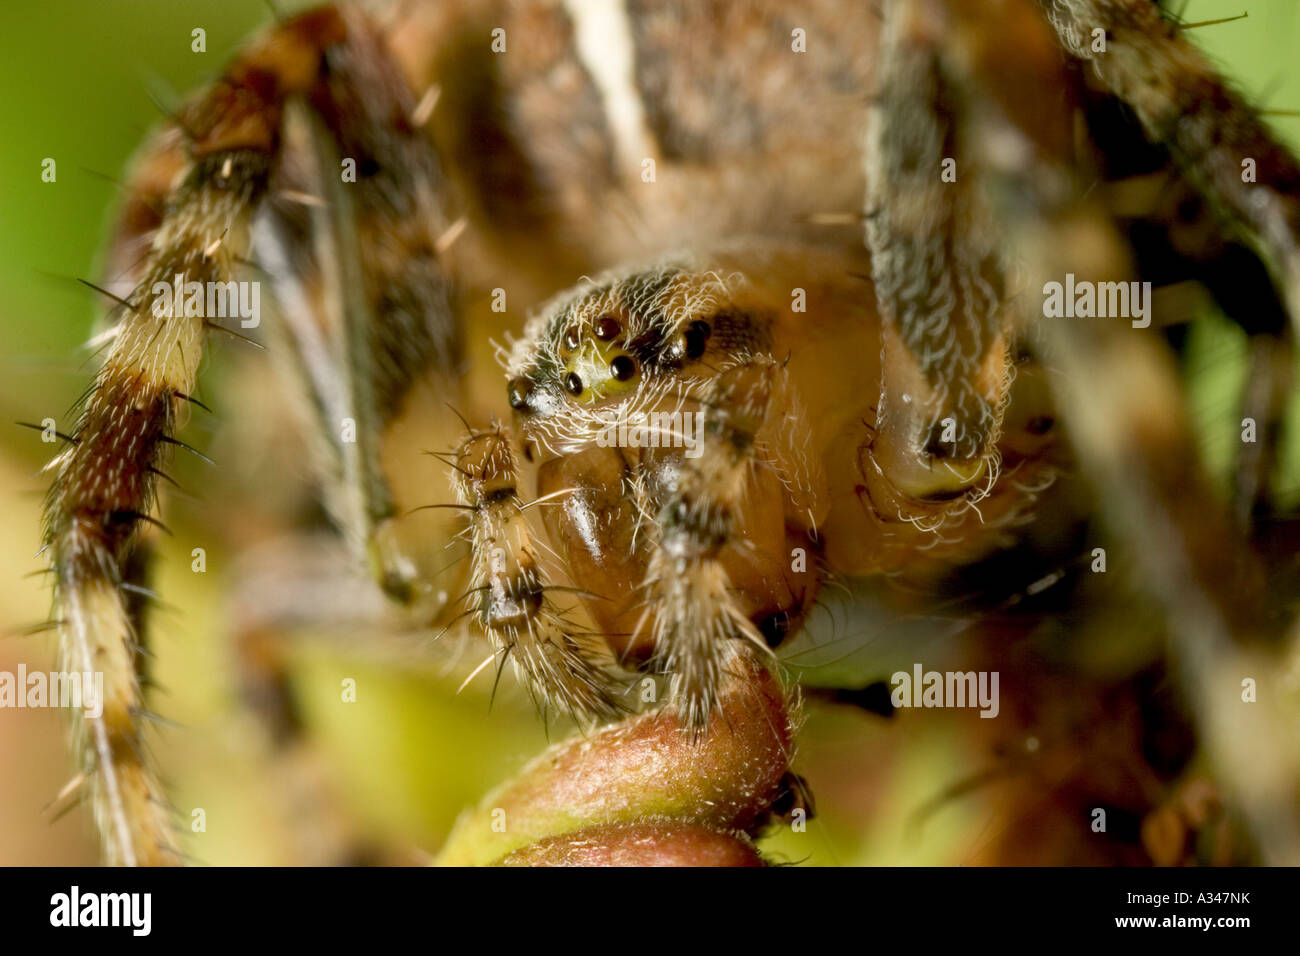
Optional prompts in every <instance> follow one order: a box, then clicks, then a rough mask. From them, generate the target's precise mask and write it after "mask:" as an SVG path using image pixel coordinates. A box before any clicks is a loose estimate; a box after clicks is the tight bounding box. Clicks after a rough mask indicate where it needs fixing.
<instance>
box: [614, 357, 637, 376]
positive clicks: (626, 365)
mask: <svg viewBox="0 0 1300 956" xmlns="http://www.w3.org/2000/svg"><path fill="white" fill-rule="evenodd" d="M609 371H610V374H611V375H613V376H614V380H615V381H618V382H626V381H627V380H628V379H629V378H631V377H632V376H633V375H635V374H636V361H635V360H634V359H633V358H632V357H631V356H630V355H619V356H616V357H615V358H614V361H612V362H610V363H609Z"/></svg>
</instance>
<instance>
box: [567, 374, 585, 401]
mask: <svg viewBox="0 0 1300 956" xmlns="http://www.w3.org/2000/svg"><path fill="white" fill-rule="evenodd" d="M564 387H565V388H567V389H568V390H569V392H570V394H572V395H581V394H582V378H581V377H580V376H579V375H578V373H577V372H570V373H569V374H568V375H567V376H566V377H565V379H564Z"/></svg>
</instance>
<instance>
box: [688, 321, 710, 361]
mask: <svg viewBox="0 0 1300 956" xmlns="http://www.w3.org/2000/svg"><path fill="white" fill-rule="evenodd" d="M712 334H713V329H712V328H711V327H710V326H709V323H707V322H705V321H704V320H703V319H696V320H695V321H694V322H692V323H691V324H690V326H689V327H688V328H687V329H686V357H687V358H690V359H697V358H699V357H700V356H701V355H703V354H704V347H705V345H706V344H708V341H709V336H710V335H712Z"/></svg>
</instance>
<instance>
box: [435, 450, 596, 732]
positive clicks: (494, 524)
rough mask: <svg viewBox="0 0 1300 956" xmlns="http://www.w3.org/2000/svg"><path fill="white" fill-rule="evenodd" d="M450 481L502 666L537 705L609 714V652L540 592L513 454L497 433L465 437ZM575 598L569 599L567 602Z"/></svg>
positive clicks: (482, 612)
mask: <svg viewBox="0 0 1300 956" xmlns="http://www.w3.org/2000/svg"><path fill="white" fill-rule="evenodd" d="M453 480H454V483H455V485H456V488H457V493H458V495H459V496H460V500H461V503H462V504H463V505H465V506H466V507H467V508H468V509H469V511H470V524H469V532H470V545H471V560H472V562H473V570H472V584H471V589H470V591H469V594H470V595H477V596H478V607H479V617H480V620H481V622H482V625H483V628H484V629H485V630H486V631H487V633H488V634H489V635H490V636H491V637H492V640H493V642H494V643H495V645H496V647H497V651H498V653H499V654H500V655H501V656H502V660H501V661H500V662H499V665H498V666H504V664H505V659H506V658H509V659H510V660H511V661H513V662H514V665H515V668H516V670H517V671H518V673H519V675H520V676H521V677H522V678H523V679H524V681H525V682H526V684H527V685H528V687H529V689H530V691H531V692H532V694H533V696H534V698H535V699H536V700H537V702H538V704H539V705H554V706H555V707H556V708H557V709H559V710H560V711H562V712H565V713H568V714H571V715H573V716H574V717H578V718H580V719H585V718H591V717H612V716H615V715H616V714H617V713H619V711H620V709H621V708H620V707H619V706H618V702H617V699H616V698H615V697H614V695H613V688H614V682H613V680H612V679H611V676H610V670H609V665H611V664H612V663H613V662H612V660H611V658H612V655H611V654H610V652H609V649H608V647H607V646H606V645H605V644H604V642H603V640H602V639H601V638H600V637H599V636H596V635H585V634H582V633H580V632H578V631H577V630H576V629H575V628H574V627H572V626H571V625H569V624H568V622H566V621H565V620H564V619H563V616H562V615H561V613H560V612H559V610H558V609H557V608H556V607H555V605H554V602H553V601H552V599H551V598H550V596H549V595H548V594H547V588H546V587H545V585H544V581H543V577H542V573H541V569H540V568H539V566H538V563H537V557H536V554H535V553H534V551H533V548H532V545H531V543H530V537H529V531H528V527H527V523H526V522H525V520H524V513H523V510H522V503H521V502H520V500H519V496H518V492H517V488H516V482H517V474H516V469H515V462H514V455H513V454H512V452H511V450H510V442H509V439H508V436H507V435H506V434H505V433H504V432H502V431H491V432H485V433H480V434H477V435H471V436H470V437H469V438H468V439H466V440H465V442H464V443H463V444H462V445H461V447H460V450H459V453H458V455H457V456H456V465H455V470H454V474H453ZM575 603H576V602H575Z"/></svg>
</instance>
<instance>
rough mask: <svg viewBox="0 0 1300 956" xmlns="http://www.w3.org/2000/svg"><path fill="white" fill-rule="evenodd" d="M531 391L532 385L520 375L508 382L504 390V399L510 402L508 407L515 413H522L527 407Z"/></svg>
mask: <svg viewBox="0 0 1300 956" xmlns="http://www.w3.org/2000/svg"><path fill="white" fill-rule="evenodd" d="M532 391H533V383H532V382H530V381H529V380H528V379H527V378H525V377H524V376H522V375H520V376H518V377H516V378H512V379H511V380H510V384H509V386H507V389H506V397H507V398H508V399H509V401H510V407H511V408H513V409H514V410H515V411H517V412H522V411H523V410H524V409H526V408H527V407H528V396H529V395H530V394H531V393H532Z"/></svg>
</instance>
